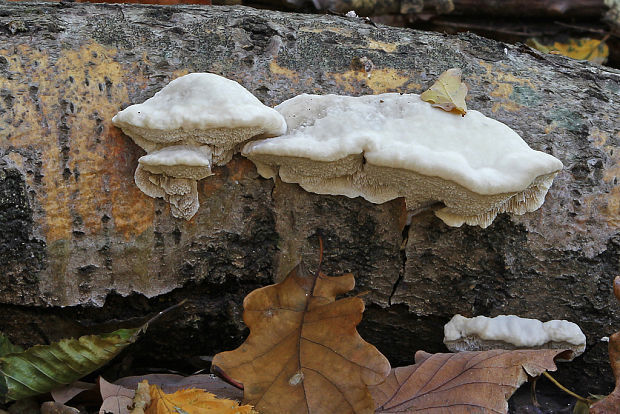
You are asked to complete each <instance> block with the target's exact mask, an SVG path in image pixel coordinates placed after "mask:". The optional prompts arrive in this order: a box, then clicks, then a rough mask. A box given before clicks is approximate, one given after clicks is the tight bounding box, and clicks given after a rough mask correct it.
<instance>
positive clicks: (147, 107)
mask: <svg viewBox="0 0 620 414" xmlns="http://www.w3.org/2000/svg"><path fill="white" fill-rule="evenodd" d="M112 122H113V123H114V125H116V126H118V127H120V128H122V129H123V132H125V133H126V134H127V135H129V136H130V137H132V138H133V139H134V141H135V142H136V143H137V144H138V145H140V146H141V147H142V148H144V149H145V150H146V151H153V150H156V149H160V148H162V147H163V146H167V145H171V144H173V143H184V144H189V145H199V144H209V145H212V146H213V148H212V150H213V154H214V162H215V163H216V164H218V165H221V163H225V162H228V160H229V159H230V157H231V156H232V153H231V151H233V150H234V149H236V147H238V146H239V145H241V144H243V143H245V142H246V141H248V140H249V139H251V138H252V137H254V136H258V135H261V136H275V135H280V134H282V133H284V131H285V130H286V123H285V122H284V119H283V118H282V116H281V115H280V114H279V113H278V112H276V111H275V110H274V109H272V108H269V107H267V106H265V105H263V104H262V103H261V102H260V101H259V100H258V98H256V97H255V96H254V95H252V94H251V93H250V92H249V91H248V90H247V89H245V88H244V87H243V86H241V85H240V84H239V83H237V82H235V81H233V80H230V79H227V78H224V77H222V76H218V75H215V74H213V73H190V74H189V75H185V76H182V77H180V78H177V79H175V80H173V81H172V82H170V83H169V84H168V85H166V86H165V87H164V88H163V89H162V90H160V91H159V92H157V93H156V94H155V95H154V96H153V97H152V98H150V99H147V100H146V101H145V102H144V103H141V104H137V105H131V106H130V107H128V108H126V109H124V110H122V111H120V112H119V113H118V114H116V115H115V116H114V118H112Z"/></svg>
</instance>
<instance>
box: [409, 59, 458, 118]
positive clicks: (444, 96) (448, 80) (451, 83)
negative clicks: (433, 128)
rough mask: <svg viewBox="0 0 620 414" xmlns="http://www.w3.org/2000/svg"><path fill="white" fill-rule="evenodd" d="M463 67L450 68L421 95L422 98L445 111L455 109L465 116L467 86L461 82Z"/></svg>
mask: <svg viewBox="0 0 620 414" xmlns="http://www.w3.org/2000/svg"><path fill="white" fill-rule="evenodd" d="M461 75H462V72H461V69H457V68H452V69H448V70H447V71H445V72H444V73H442V74H441V75H439V78H438V79H437V81H436V82H435V83H434V84H433V86H431V87H430V88H429V89H428V90H427V91H425V92H423V93H422V95H420V99H422V100H423V101H425V102H429V103H430V104H431V105H433V106H436V107H438V108H441V109H443V110H444V111H447V112H450V111H454V112H457V113H459V114H461V115H463V116H465V114H466V113H467V104H466V103H465V96H467V86H466V85H465V84H464V83H463V82H461Z"/></svg>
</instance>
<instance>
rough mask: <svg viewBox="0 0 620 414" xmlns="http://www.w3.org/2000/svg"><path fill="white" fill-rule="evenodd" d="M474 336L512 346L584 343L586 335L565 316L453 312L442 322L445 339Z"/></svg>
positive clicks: (456, 339) (457, 339)
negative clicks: (544, 319) (541, 317)
mask: <svg viewBox="0 0 620 414" xmlns="http://www.w3.org/2000/svg"><path fill="white" fill-rule="evenodd" d="M468 337H477V338H479V339H482V340H486V341H501V342H505V343H507V344H512V345H514V346H515V347H519V348H524V347H538V346H542V345H544V344H546V343H549V342H565V343H569V344H572V345H585V342H586V336H585V335H584V334H583V332H582V331H581V329H580V328H579V326H577V325H576V324H575V323H573V322H569V321H565V320H553V321H548V322H544V323H543V322H541V321H539V320H537V319H528V318H520V317H518V316H515V315H500V316H496V317H494V318H488V317H486V316H476V317H474V318H466V317H464V316H461V315H455V316H454V317H453V318H452V319H451V320H450V322H448V323H447V324H446V325H445V326H444V342H446V341H459V340H461V339H464V338H468Z"/></svg>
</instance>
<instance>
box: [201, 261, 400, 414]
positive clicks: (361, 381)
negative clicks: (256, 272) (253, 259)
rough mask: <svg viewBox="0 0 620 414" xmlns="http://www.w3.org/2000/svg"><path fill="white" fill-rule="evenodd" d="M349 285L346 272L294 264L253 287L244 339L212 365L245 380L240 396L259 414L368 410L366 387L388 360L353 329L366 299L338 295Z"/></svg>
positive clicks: (377, 377)
mask: <svg viewBox="0 0 620 414" xmlns="http://www.w3.org/2000/svg"><path fill="white" fill-rule="evenodd" d="M354 285H355V280H354V278H353V275H351V274H347V275H344V276H339V277H329V276H326V275H324V274H323V273H321V272H320V271H318V272H317V273H316V274H309V273H308V272H307V271H305V270H304V268H303V266H301V265H299V266H297V267H296V268H294V269H293V270H292V271H291V272H290V273H289V274H288V276H287V277H286V279H284V280H283V281H282V282H281V283H278V284H275V285H271V286H267V287H264V288H261V289H257V290H255V291H253V292H251V293H250V294H249V295H248V296H246V298H245V300H244V301H243V306H244V309H245V310H244V313H243V320H244V321H245V323H246V325H247V326H248V327H249V328H250V335H249V337H248V338H247V339H246V341H245V343H243V344H242V345H241V346H240V347H239V348H237V349H236V350H234V351H230V352H222V353H220V354H217V355H216V356H215V358H214V359H213V366H214V367H216V369H218V368H219V369H221V370H223V371H224V372H225V373H226V374H227V375H228V376H229V377H231V378H232V379H234V380H236V381H239V382H241V383H243V385H244V397H245V401H246V402H248V403H250V404H253V405H254V406H255V407H256V409H257V410H258V411H259V412H260V413H261V414H287V413H291V414H302V413H304V414H318V413H330V414H331V413H338V414H347V413H358V414H359V413H372V412H373V411H374V404H373V401H372V398H371V396H370V393H369V391H368V388H367V386H368V385H374V384H379V383H380V382H382V381H383V379H384V378H385V377H386V376H387V375H388V373H389V372H390V364H389V362H388V360H387V359H386V358H385V357H384V356H383V355H382V354H381V353H380V352H379V351H378V350H377V349H376V348H375V347H374V346H372V345H371V344H369V343H367V342H366V341H364V340H363V339H362V338H361V337H360V335H359V334H358V333H357V330H356V329H355V327H356V326H357V324H358V323H359V322H360V321H361V319H362V312H363V311H364V302H363V301H362V300H361V299H360V298H358V297H350V298H346V299H340V300H336V296H337V295H340V294H343V293H345V292H348V291H350V290H351V289H353V287H354Z"/></svg>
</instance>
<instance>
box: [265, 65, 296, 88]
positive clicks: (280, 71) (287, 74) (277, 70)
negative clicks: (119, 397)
mask: <svg viewBox="0 0 620 414" xmlns="http://www.w3.org/2000/svg"><path fill="white" fill-rule="evenodd" d="M269 71H270V72H271V74H272V75H275V76H276V77H284V78H286V79H288V80H289V81H290V82H291V83H292V84H293V83H294V84H298V83H299V74H298V73H297V72H295V71H294V70H291V69H288V68H285V67H283V66H280V65H278V63H277V62H276V61H275V60H272V61H271V62H270V63H269ZM291 89H292V88H291Z"/></svg>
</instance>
